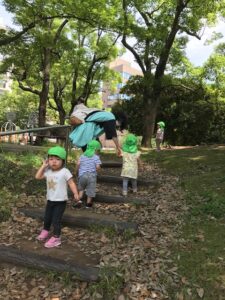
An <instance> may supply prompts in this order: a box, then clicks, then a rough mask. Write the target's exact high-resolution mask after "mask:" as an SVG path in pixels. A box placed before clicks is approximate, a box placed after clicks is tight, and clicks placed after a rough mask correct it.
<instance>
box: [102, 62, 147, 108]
mask: <svg viewBox="0 0 225 300" xmlns="http://www.w3.org/2000/svg"><path fill="white" fill-rule="evenodd" d="M110 68H111V69H113V70H115V71H116V72H118V73H120V75H121V78H122V82H120V83H118V84H117V87H116V91H115V92H114V93H112V92H111V91H110V90H111V89H110V83H104V84H103V92H102V101H103V107H104V108H109V107H112V106H113V104H114V103H115V102H116V101H118V100H119V101H125V100H129V97H128V96H127V95H126V94H121V93H120V90H121V88H122V87H123V86H124V85H125V84H126V82H127V81H128V79H129V78H130V77H131V76H135V75H140V76H142V72H141V71H140V70H138V69H137V68H134V67H133V66H132V65H131V63H130V62H129V61H126V60H124V59H122V58H117V59H116V60H115V61H113V62H111V63H110Z"/></svg>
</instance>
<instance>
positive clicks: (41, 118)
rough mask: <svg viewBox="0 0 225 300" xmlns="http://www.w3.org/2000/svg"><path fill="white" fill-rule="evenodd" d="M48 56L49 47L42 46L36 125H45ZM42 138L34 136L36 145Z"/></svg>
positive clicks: (48, 71)
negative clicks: (40, 88) (41, 74)
mask: <svg viewBox="0 0 225 300" xmlns="http://www.w3.org/2000/svg"><path fill="white" fill-rule="evenodd" d="M50 57H51V49H50V48H44V51H43V81H42V90H41V92H40V96H39V98H40V102H39V108H38V112H39V119H38V126H39V127H45V125H46V110H47V101H48V93H49V85H50ZM42 140H43V138H42V137H38V136H37V138H36V145H40V144H41V142H42Z"/></svg>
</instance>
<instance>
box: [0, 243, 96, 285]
mask: <svg viewBox="0 0 225 300" xmlns="http://www.w3.org/2000/svg"><path fill="white" fill-rule="evenodd" d="M69 246H70V245H64V246H59V247H57V248H51V249H47V248H44V245H43V244H42V243H40V242H32V241H20V244H19V245H14V246H11V245H10V246H5V245H0V262H1V263H7V264H10V265H16V266H21V267H26V268H32V269H39V270H42V271H54V272H60V273H62V272H67V273H70V274H72V275H73V276H74V277H75V278H76V279H78V280H81V281H86V282H90V281H97V280H98V279H99V268H98V267H96V265H97V264H98V263H97V261H96V264H94V263H93V262H92V263H90V259H89V258H84V255H83V254H82V253H81V252H80V251H78V250H77V249H76V248H74V247H71V246H70V248H69ZM28 249H29V250H28ZM81 257H82V259H80V258H81ZM95 260H96V259H95ZM98 260H99V259H98ZM85 262H86V263H85Z"/></svg>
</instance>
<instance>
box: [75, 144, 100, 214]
mask: <svg viewBox="0 0 225 300" xmlns="http://www.w3.org/2000/svg"><path fill="white" fill-rule="evenodd" d="M100 149H101V144H100V143H99V142H98V141H96V140H91V141H90V142H89V143H88V144H87V149H86V151H85V152H84V153H83V154H82V155H81V156H80V158H79V160H78V162H77V170H78V190H79V197H80V199H81V198H82V197H83V195H84V191H86V195H87V202H86V208H90V207H92V205H93V198H94V197H95V194H96V181H97V171H98V170H100V168H101V160H100V158H99V156H98V155H97V151H99V150H100ZM81 204H82V201H81V200H80V201H79V202H77V203H76V204H75V205H74V207H77V208H79V207H80V206H81Z"/></svg>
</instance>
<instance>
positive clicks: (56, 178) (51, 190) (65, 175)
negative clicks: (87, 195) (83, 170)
mask: <svg viewBox="0 0 225 300" xmlns="http://www.w3.org/2000/svg"><path fill="white" fill-rule="evenodd" d="M44 177H45V178H46V183H47V195H46V197H47V200H50V201H66V200H68V193H67V182H68V180H69V179H70V178H72V177H73V175H72V174H71V172H70V171H69V170H68V169H66V168H62V169H60V170H59V171H52V170H51V169H47V170H46V171H45V172H44Z"/></svg>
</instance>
